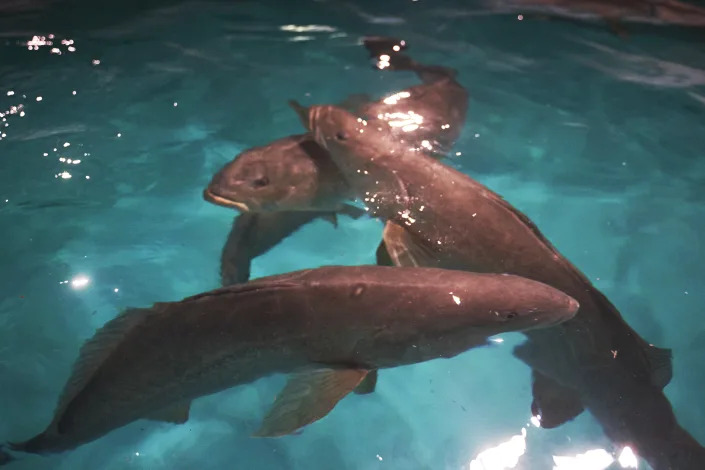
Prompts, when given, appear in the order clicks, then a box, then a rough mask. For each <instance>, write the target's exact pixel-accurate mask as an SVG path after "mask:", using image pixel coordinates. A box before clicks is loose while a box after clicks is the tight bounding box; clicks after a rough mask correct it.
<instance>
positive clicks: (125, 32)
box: [0, 0, 705, 470]
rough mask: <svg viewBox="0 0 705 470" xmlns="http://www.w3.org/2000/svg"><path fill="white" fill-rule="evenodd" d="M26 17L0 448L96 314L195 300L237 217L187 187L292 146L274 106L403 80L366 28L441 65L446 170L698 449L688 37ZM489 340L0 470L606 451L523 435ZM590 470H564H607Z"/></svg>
mask: <svg viewBox="0 0 705 470" xmlns="http://www.w3.org/2000/svg"><path fill="white" fill-rule="evenodd" d="M46 3H47V5H48V6H47V7H46V9H45V10H39V11H32V10H30V11H28V12H26V13H22V14H20V13H17V12H14V13H9V12H5V13H3V15H2V17H1V18H0V25H1V26H0V32H1V35H0V46H1V47H0V110H2V112H3V113H4V117H3V118H2V119H3V120H2V125H3V126H5V127H3V128H2V130H1V132H2V134H1V135H2V140H1V141H0V165H1V168H2V170H1V171H0V183H1V184H0V188H1V189H0V227H1V229H0V233H2V234H3V235H2V242H3V250H2V251H0V260H1V263H0V266H2V268H1V269H0V286H1V287H0V289H1V290H0V394H1V396H2V403H3V406H2V407H1V408H0V410H1V411H0V441H6V440H14V441H20V440H23V439H26V438H28V437H31V436H33V435H34V434H36V433H37V432H39V431H40V430H42V429H43V428H44V427H45V425H46V424H47V422H48V420H49V419H50V417H51V414H52V412H53V409H54V406H55V403H56V399H57V397H58V394H59V392H60V390H61V388H62V387H63V385H64V383H65V380H66V378H67V375H68V373H69V371H70V367H71V365H72V363H73V361H74V360H75V358H76V355H77V352H78V348H79V347H80V345H81V344H82V342H83V341H84V340H85V339H86V338H88V337H90V336H91V335H92V334H93V332H94V331H95V329H96V328H97V327H99V326H100V325H102V324H103V323H104V322H105V321H107V320H109V319H110V318H112V317H114V316H115V315H116V314H117V313H118V312H119V311H121V310H123V309H124V308H126V307H130V306H147V305H150V304H152V303H153V302H155V301H165V300H176V299H180V298H183V297H185V296H188V295H191V294H195V293H198V292H201V291H205V290H209V289H212V288H214V287H216V286H217V285H218V282H219V278H218V263H219V254H220V250H221V247H222V244H223V242H224V241H225V237H226V235H227V233H228V230H229V227H230V224H231V222H232V219H233V216H234V215H235V213H234V212H231V211H229V210H227V209H225V208H222V207H216V206H214V205H211V204H208V203H206V202H204V201H203V200H202V198H201V191H202V189H203V187H204V186H205V184H207V182H208V180H209V179H210V177H211V175H212V174H213V173H214V172H215V171H217V170H218V169H219V168H220V166H222V165H223V164H224V163H225V162H227V161H228V160H229V159H231V158H232V157H233V156H234V155H235V154H237V153H238V152H240V151H242V150H244V149H245V148H248V147H251V146H254V145H261V144H265V143H267V142H269V141H271V140H273V139H275V138H278V137H282V136H285V135H289V134H294V133H300V132H302V130H303V129H302V128H301V127H300V124H299V122H298V120H297V117H296V115H295V114H294V113H293V112H292V111H291V110H290V109H289V108H288V107H287V106H286V100H287V99H291V98H294V99H297V100H299V101H301V102H302V103H304V104H313V103H327V102H337V101H340V100H342V99H343V98H344V97H345V96H347V95H348V94H350V93H362V92H368V93H372V94H374V95H375V96H382V95H384V94H386V93H390V92H394V91H397V90H399V89H401V88H403V87H406V86H410V85H413V84H415V83H416V79H415V77H414V76H413V75H412V74H407V73H380V72H376V71H374V70H372V69H371V68H370V67H369V64H368V62H367V61H366V56H365V54H364V51H363V50H362V49H361V48H360V46H358V45H357V44H356V42H357V38H358V37H359V36H361V35H367V34H386V35H394V36H398V37H402V38H404V39H405V40H406V41H407V42H408V43H409V45H410V49H409V52H410V53H411V54H412V55H413V57H414V58H416V59H418V60H423V61H424V62H427V63H440V64H443V65H446V66H450V67H454V68H456V69H457V70H458V71H459V81H460V82H461V83H462V84H463V85H464V86H466V87H467V88H468V90H469V91H470V95H471V98H470V110H469V114H468V122H467V124H466V126H465V129H464V131H463V135H462V137H461V138H460V140H459V141H458V143H457V145H456V147H455V149H454V152H459V154H458V155H457V156H455V157H453V159H452V160H451V161H450V164H452V165H454V166H456V167H457V168H460V169H462V170H463V171H465V172H467V173H468V174H470V175H472V176H473V177H474V178H476V179H477V180H479V181H480V182H482V183H484V184H486V185H487V186H489V187H490V188H491V189H493V190H495V191H497V192H499V193H500V194H502V195H503V196H504V197H505V198H506V199H507V200H508V201H510V202H511V203H512V204H513V205H515V206H516V207H517V208H519V209H520V210H522V211H524V212H525V213H526V214H527V215H529V216H530V217H531V218H532V219H533V220H534V222H536V224H537V225H538V226H539V227H540V228H541V230H542V231H543V233H544V234H545V235H546V236H547V237H548V238H549V239H550V240H551V241H552V242H553V243H554V244H555V245H556V246H557V248H558V249H559V250H560V251H561V252H562V253H563V254H564V255H566V256H567V257H568V258H569V259H570V260H571V261H572V262H573V263H574V264H575V265H577V266H578V267H579V268H580V269H581V270H582V271H583V272H584V273H585V274H586V275H587V276H588V277H589V278H590V279H591V280H592V281H593V282H594V283H595V285H596V286H597V287H598V288H599V289H601V290H602V292H604V293H605V294H606V295H607V296H608V297H609V298H610V300H611V301H612V302H613V303H614V304H615V305H616V306H617V307H618V308H619V309H620V311H621V313H622V315H623V316H624V317H625V319H626V320H627V321H628V322H629V323H630V325H631V326H632V327H633V328H634V329H635V330H636V331H637V332H639V334H640V335H642V336H643V337H644V338H646V339H647V340H648V341H649V342H651V343H653V344H656V345H658V346H663V347H670V348H672V349H673V351H674V359H673V365H674V377H673V380H672V381H671V383H670V384H669V385H668V387H667V388H666V389H665V393H666V395H667V396H668V398H669V399H670V401H671V403H672V404H673V406H674V409H675V412H676V415H677V417H678V419H679V421H680V423H681V425H682V426H683V427H684V428H686V429H687V430H688V431H689V432H691V433H692V434H693V436H694V437H695V438H696V439H698V440H699V441H700V442H705V431H704V430H703V429H704V428H703V426H702V423H703V422H705V404H704V403H703V400H702V393H701V390H702V387H703V385H705V373H704V371H705V369H704V368H703V367H702V364H701V360H700V359H701V357H702V353H703V349H705V329H704V325H703V324H702V321H701V318H702V308H703V307H702V306H703V304H704V303H705V302H704V301H705V285H704V284H705V281H704V279H705V263H703V261H704V260H705V252H704V251H705V247H704V246H703V245H702V242H701V234H702V233H704V231H705V222H704V220H705V217H704V216H705V209H704V207H705V206H703V204H702V203H703V201H704V200H705V192H704V191H703V189H702V188H703V187H705V186H704V185H703V184H704V183H705V158H703V156H704V155H703V151H704V150H703V149H705V49H702V48H699V47H696V44H697V42H696V41H698V40H699V41H702V39H703V36H702V33H697V32H684V31H677V30H673V29H669V28H666V29H658V28H633V29H632V30H631V36H630V37H629V38H628V39H626V40H625V39H621V38H618V37H616V36H613V35H611V34H610V33H609V32H608V31H607V30H605V29H604V28H601V27H591V26H585V25H582V26H581V25H578V24H573V23H567V22H560V21H551V22H545V21H540V20H530V19H528V18H526V19H524V20H523V21H519V20H518V19H517V18H516V17H513V16H504V17H489V16H487V17H478V18H456V19H453V18H448V17H447V16H442V15H436V14H435V13H437V12H438V11H440V9H441V7H445V8H449V7H454V8H457V6H453V5H452V4H451V3H452V2H430V1H423V0H422V1H419V2H406V1H404V2H402V1H395V2H389V3H388V4H385V5H384V6H382V5H379V4H376V3H374V2H368V3H364V2H358V3H357V6H354V5H352V4H348V3H339V2H332V1H330V2H323V1H309V2H305V3H304V2H301V3H300V4H299V3H298V2H297V4H296V5H294V2H291V3H284V2H281V4H280V3H275V2H261V3H256V2H212V3H208V2H199V3H198V4H196V3H195V2H194V3H187V2H184V3H179V2H151V3H149V4H142V5H141V6H136V5H137V4H135V5H132V4H130V3H127V4H121V5H116V6H98V5H88V4H85V5H84V4H82V3H79V2H70V4H71V5H72V8H68V7H62V5H61V4H55V2H54V3H51V2H46ZM441 3H442V4H441ZM28 5H29V6H32V5H38V4H28ZM285 25H298V26H305V25H318V26H319V27H318V28H292V27H284V26H285ZM320 26H325V27H320ZM35 35H36V36H44V37H45V38H46V40H50V41H52V43H53V44H52V45H43V44H42V41H41V40H33V36H35ZM50 35H53V37H52V36H50ZM28 41H29V45H30V46H32V48H31V50H30V49H29V47H28V45H27V43H28ZM72 41H73V42H72ZM34 45H36V48H35V47H33V46H34ZM54 48H55V49H56V50H54ZM70 48H74V49H75V50H73V51H71V50H70ZM57 50H58V51H59V52H60V54H59V53H58V52H57ZM40 97H41V98H40ZM20 105H21V107H20ZM13 106H14V107H15V108H14V109H15V112H13V111H12V109H13V108H12V107H13ZM380 234H381V223H379V222H376V221H372V220H369V219H367V220H365V219H359V220H351V219H348V218H341V220H340V226H339V227H338V228H337V229H336V228H334V227H333V226H332V225H330V224H327V223H325V222H323V221H316V222H314V223H312V224H310V225H308V226H306V227H304V228H303V229H302V230H300V231H299V232H297V233H296V234H294V235H293V236H292V237H290V238H289V239H287V240H286V242H285V243H282V244H281V245H279V246H277V247H276V248H275V249H273V250H272V251H271V252H269V253H267V254H266V255H264V256H262V257H260V258H258V259H256V260H255V261H254V264H253V269H252V277H258V276H263V275H268V274H274V273H280V272H286V271H290V270H294V269H300V268H305V267H314V266H320V265H324V264H350V265H353V264H365V263H374V251H375V249H376V247H377V243H378V242H379V238H380ZM503 339H504V342H503V343H497V344H494V345H493V346H492V347H490V348H485V349H479V350H473V351H470V352H468V353H466V354H464V355H461V356H459V357H456V358H454V359H451V360H442V359H441V360H437V361H432V362H427V363H423V364H418V365H414V366H408V367H403V368H397V369H392V370H386V371H384V373H383V374H381V375H380V382H379V384H378V386H377V391H376V393H374V394H372V395H367V396H350V397H348V398H346V399H345V400H343V401H342V402H341V403H340V404H339V405H338V406H337V407H336V408H335V410H334V411H333V412H332V413H331V414H330V415H329V416H328V417H326V418H325V419H324V420H322V421H320V422H318V423H315V424H314V425H312V426H309V427H307V428H305V430H304V431H303V433H302V434H300V435H295V436H289V437H284V438H281V439H276V440H262V439H259V440H258V439H250V438H249V437H248V435H249V434H250V433H251V432H253V431H254V430H255V429H256V427H257V426H258V424H259V420H260V419H261V417H262V416H263V415H264V413H265V412H266V410H267V408H268V406H269V405H270V404H271V402H272V400H273V399H274V396H275V395H276V394H277V393H278V391H279V390H280V389H281V387H282V386H283V384H284V380H285V378H284V377H282V376H275V377H270V378H266V379H262V380H260V381H258V382H256V383H254V384H251V385H246V386H242V387H238V388H235V389H232V390H228V391H225V392H222V393H218V394H216V395H213V396H209V397H204V398H201V399H199V400H197V401H196V402H195V403H194V404H193V407H192V409H191V417H190V419H189V421H188V423H186V424H184V425H180V426H177V425H170V424H162V423H155V422H151V421H140V422H137V423H134V424H132V425H129V426H127V427H125V428H122V429H119V430H116V431H114V432H112V433H110V434H109V435H108V436H106V437H104V438H102V439H99V440H97V441H95V442H93V443H90V444H87V445H84V446H82V447H80V448H79V449H77V450H75V451H71V452H67V453H64V454H60V455H58V456H51V457H36V456H22V459H21V460H18V461H17V462H16V463H15V464H14V467H11V468H17V469H18V470H19V469H44V468H52V469H69V468H70V469H93V468H103V469H147V468H149V469H162V468H163V469H189V468H204V469H205V468H208V469H211V468H212V469H216V468H218V469H219V468H248V469H304V468H305V469H310V468H336V469H338V468H339V469H377V468H380V469H381V468H387V469H410V468H414V469H416V468H419V469H468V468H470V469H472V470H479V469H488V470H489V469H492V470H496V469H503V468H519V469H551V468H554V466H556V468H575V467H560V465H561V463H560V462H561V461H560V460H555V459H554V458H553V456H575V455H577V454H582V453H585V452H586V451H589V450H595V449H604V451H603V452H606V453H608V454H610V455H614V456H618V455H619V452H620V449H618V448H614V447H613V446H612V445H611V443H610V442H609V441H608V440H607V439H606V438H605V437H604V435H603V434H602V431H601V430H600V427H599V425H598V424H597V423H596V422H595V420H594V419H593V418H592V417H591V416H590V415H589V414H587V413H584V414H582V415H581V416H580V417H579V418H578V419H576V420H575V421H573V422H571V423H568V424H566V425H564V426H562V427H560V428H558V429H554V430H542V429H538V428H536V427H535V426H533V425H532V424H530V423H529V419H530V417H531V414H530V403H531V388H530V371H529V369H528V368H527V367H526V366H525V365H524V364H523V363H521V362H519V361H517V360H516V359H514V358H513V357H512V356H511V348H512V346H513V345H515V344H518V343H519V342H521V341H522V337H521V336H520V335H518V334H516V335H504V336H503ZM522 429H524V431H522ZM524 435H525V438H524V437H523V436H524ZM512 436H515V437H514V438H513V439H512ZM503 442H505V443H506V442H508V443H509V444H506V446H507V447H504V448H502V449H504V450H505V451H507V449H510V450H509V451H507V452H510V453H511V452H515V453H521V452H522V451H523V452H524V455H523V456H522V457H521V459H520V461H519V462H518V463H515V462H512V461H511V459H510V461H509V462H508V463H506V465H505V466H500V464H499V463H497V459H495V461H494V462H495V463H494V464H491V463H490V460H492V458H491V455H490V454H482V455H483V456H484V457H478V456H479V455H480V454H481V452H483V451H485V450H486V449H488V448H492V447H495V446H498V445H499V444H501V443H503ZM524 446H525V449H524ZM517 449H518V450H517ZM488 455H489V457H488ZM603 458H605V456H604V455H603ZM483 459H484V460H483ZM597 460H599V458H593V464H592V466H590V467H585V468H590V469H592V468H595V469H597V468H605V467H604V466H600V465H599V464H598V463H595V462H596V461H597ZM609 460H610V458H608V459H607V462H609ZM481 461H482V462H485V463H484V464H482V463H481ZM556 462H558V463H556ZM482 465H485V467H483V466H482ZM492 465H494V466H492ZM573 465H576V464H573ZM613 465H614V467H613V468H621V467H620V466H619V464H618V463H614V464H613ZM640 468H646V467H645V464H643V463H642V464H641V467H640Z"/></svg>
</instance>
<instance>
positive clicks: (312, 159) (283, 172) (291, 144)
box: [204, 37, 468, 285]
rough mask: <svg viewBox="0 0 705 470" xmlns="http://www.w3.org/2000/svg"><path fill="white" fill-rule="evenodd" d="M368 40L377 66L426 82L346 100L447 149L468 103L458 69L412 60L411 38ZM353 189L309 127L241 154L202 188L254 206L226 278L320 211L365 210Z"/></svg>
mask: <svg viewBox="0 0 705 470" xmlns="http://www.w3.org/2000/svg"><path fill="white" fill-rule="evenodd" d="M363 44H364V46H365V48H366V49H367V51H368V53H369V55H370V57H371V58H372V59H374V63H375V67H376V68H381V69H385V70H408V71H413V72H415V73H416V74H417V76H418V77H419V78H420V79H421V81H422V84H420V85H417V86H413V87H410V88H408V89H405V90H402V91H400V92H398V93H395V94H392V95H390V96H387V97H385V98H383V99H380V100H377V101H374V100H372V98H370V97H369V96H367V95H351V96H350V97H348V99H346V100H345V102H344V104H343V106H344V107H346V108H348V109H351V110H354V111H355V112H357V113H360V114H361V115H365V116H370V117H371V118H372V119H375V120H380V121H383V122H386V123H387V124H388V125H389V127H390V129H391V130H392V132H394V133H395V135H398V136H400V137H403V138H405V139H407V140H409V139H412V140H413V142H414V143H415V145H416V146H417V147H418V148H419V149H420V151H423V152H425V153H428V154H430V155H434V156H436V157H438V158H440V157H442V156H443V155H445V154H446V152H447V151H448V150H450V148H451V147H452V146H453V144H454V143H455V141H456V140H457V138H458V136H459V135H460V131H461V129H462V127H463V125H464V123H465V116H466V114H467V108H468V93H467V90H466V89H465V88H464V87H463V86H462V85H460V84H459V83H458V82H457V81H456V80H455V75H456V72H455V70H453V69H450V68H446V67H441V66H436V65H425V64H419V63H417V62H415V61H414V60H412V59H411V58H409V57H407V56H406V55H405V54H403V52H402V51H404V50H405V49H406V48H407V44H406V43H405V42H404V41H401V40H397V39H394V38H388V37H368V38H365V39H364V40H363ZM350 196H351V193H350V188H349V187H348V186H347V184H346V182H345V179H344V178H343V176H342V175H341V174H340V172H339V171H338V169H337V167H336V166H335V165H334V164H332V162H331V160H330V157H329V155H328V153H327V152H326V150H325V149H323V148H321V147H320V146H319V145H318V144H317V143H316V141H315V140H314V139H313V136H311V135H310V134H302V135H293V136H288V137H284V138H281V139H277V140H275V141H273V142H271V143H269V144H267V145H264V146H259V147H255V148H251V149H248V150H246V151H244V152H242V153H241V154H239V155H237V156H236V157H235V159H233V160H232V161H231V162H229V163H228V164H226V165H225V166H224V167H223V168H222V169H221V170H220V171H218V172H217V173H216V174H215V175H214V176H213V178H212V179H211V181H210V183H209V184H208V186H207V187H206V189H205V190H204V198H205V199H206V200H207V201H209V202H212V203H214V204H219V205H222V206H225V207H230V208H234V209H237V210H239V211H244V212H250V213H251V214H249V215H247V217H243V216H236V220H235V221H234V223H233V229H232V231H231V232H230V235H229V236H228V239H227V241H226V243H225V246H224V248H223V252H222V253H223V256H222V257H221V280H222V282H223V283H224V284H223V285H227V284H226V283H230V282H234V281H238V282H243V281H246V280H247V279H249V270H250V264H251V260H252V259H254V258H255V257H257V256H260V255H262V254H264V253H265V252H266V251H267V250H269V249H271V248H272V247H273V246H275V245H277V244H278V243H279V242H280V241H281V240H283V239H284V238H286V237H288V236H289V235H291V234H292V233H293V232H295V231H296V230H297V229H299V228H300V227H301V226H303V225H305V224H307V223H309V222H311V221H313V220H315V219H317V218H321V219H324V220H327V221H330V222H331V223H333V224H334V225H335V224H337V215H346V216H349V217H352V218H359V217H361V216H362V215H364V214H365V211H364V210H361V209H359V208H356V207H354V206H351V205H349V204H346V202H347V201H348V200H349V199H350ZM237 217H240V220H238V219H237ZM260 240H266V243H260V242H259V241H260ZM248 243H252V244H253V245H252V246H248V245H247V244H248ZM380 251H384V250H383V247H382V246H381V248H380Z"/></svg>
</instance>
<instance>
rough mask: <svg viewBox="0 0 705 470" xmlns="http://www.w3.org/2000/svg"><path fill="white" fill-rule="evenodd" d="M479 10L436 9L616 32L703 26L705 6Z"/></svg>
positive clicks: (541, 4) (555, 0)
mask: <svg viewBox="0 0 705 470" xmlns="http://www.w3.org/2000/svg"><path fill="white" fill-rule="evenodd" d="M480 6H481V8H483V9H482V10H479V11H468V12H459V11H437V12H436V14H438V15H443V16H450V15H452V17H454V18H458V17H459V16H463V14H465V15H475V14H488V13H491V14H492V13H493V14H498V13H499V14H518V15H520V16H521V17H522V19H523V17H525V16H527V17H528V16H542V17H548V18H556V19H566V20H572V21H585V22H591V23H598V22H604V23H605V24H606V25H607V26H608V27H609V28H610V30H611V31H612V32H613V33H615V34H619V35H624V34H625V33H626V28H625V26H624V24H625V23H631V24H643V25H652V26H679V27H691V28H702V27H705V8H702V7H700V6H697V5H695V4H692V3H688V2H681V1H678V0H619V1H615V0H482V1H481V4H480Z"/></svg>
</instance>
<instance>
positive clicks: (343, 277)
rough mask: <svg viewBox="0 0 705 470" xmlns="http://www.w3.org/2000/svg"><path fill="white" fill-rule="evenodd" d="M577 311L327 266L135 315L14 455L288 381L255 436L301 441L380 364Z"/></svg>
mask: <svg viewBox="0 0 705 470" xmlns="http://www.w3.org/2000/svg"><path fill="white" fill-rule="evenodd" d="M577 308H578V304H577V302H576V301H575V300H574V299H573V298H571V297H569V296H567V295H565V294H564V293H562V292H560V291H559V290H557V289H554V288H552V287H549V286H547V285H545V284H542V283H539V282H536V281H531V280H528V279H524V278H521V277H518V276H512V275H498V274H477V273H468V272H461V271H451V270H442V269H431V268H428V269H427V268H396V267H381V266H327V267H321V268H318V269H308V270H303V271H296V272H291V273H287V274H281V275H276V276H270V277H265V278H260V279H257V280H254V281H251V282H249V283H245V284H238V285H234V286H230V287H226V288H221V289H218V290H214V291H210V292H206V293H203V294H199V295H196V296H193V297H188V298H186V299H183V300H181V301H179V302H166V303H157V304H154V306H153V307H151V308H142V309H131V310H128V311H126V312H124V313H123V314H121V315H120V316H118V317H116V318H115V319H113V320H111V321H109V322H108V323H107V324H106V325H105V326H103V327H102V328H101V329H100V330H98V332H97V333H96V334H95V335H94V337H93V338H92V339H90V340H88V341H87V342H86V343H85V344H84V346H83V347H82V348H81V352H80V356H79V358H78V360H77V362H76V364H75V366H74V370H73V374H72V376H71V377H70V378H69V380H68V382H67V384H66V386H65V388H64V391H63V393H62V396H61V398H60V400H59V403H58V406H57V409H56V412H55V415H54V418H53V419H52V421H51V423H50V424H49V425H48V427H47V428H46V430H44V431H43V432H42V433H40V434H39V435H37V436H35V437H33V438H32V439H30V440H28V441H26V442H22V443H15V444H10V448H11V449H12V450H14V451H22V452H31V453H39V454H43V453H52V452H61V451H65V450H69V449H73V448H75V447H77V446H79V445H81V444H83V443H87V442H90V441H92V440H95V439H97V438H99V437H101V436H103V435H105V434H107V433H109V432H110V431H112V430H114V429H117V428H119V427H121V426H125V425H127V424H129V423H131V422H133V421H135V420H138V419H141V418H147V419H156V420H163V421H170V422H175V423H183V422H185V421H186V420H187V419H188V413H189V407H190V403H191V401H192V400H194V399H196V398H198V397H201V396H204V395H208V394H212V393H215V392H218V391H221V390H224V389H227V388H230V387H233V386H236V385H241V384H247V383H250V382H252V381H254V380H256V379H258V378H260V377H264V376H267V375H270V374H274V373H289V374H292V375H291V377H290V379H289V382H288V384H287V385H286V386H285V387H284V389H283V391H282V392H281V393H280V394H279V395H278V396H277V399H276V401H275V403H274V404H273V406H272V408H271V409H270V411H269V412H268V413H267V415H266V416H265V418H264V420H263V423H262V426H261V428H260V429H259V430H258V431H257V432H256V433H255V435H256V436H261V437H267V436H269V437H274V436H280V435H285V434H290V433H292V432H294V431H296V430H297V429H299V428H301V427H302V426H305V425H307V424H310V423H312V422H314V421H316V420H318V419H321V418H322V417H324V416H325V415H326V414H328V412H330V410H332V408H333V407H334V406H335V404H336V403H337V402H338V401H340V400H341V399H342V398H343V397H345V395H347V394H348V393H349V392H351V391H353V389H355V388H356V387H357V386H358V385H359V384H360V383H361V382H362V380H363V379H364V378H365V376H366V375H367V371H368V370H370V369H371V368H387V367H398V366H402V365H408V364H414V363H418V362H422V361H428V360H432V359H436V358H441V357H446V358H447V357H453V356H456V355H458V354H460V353H462V352H464V351H467V350H468V349H471V348H474V347H479V346H483V345H485V344H487V339H488V337H489V336H492V335H495V334H497V333H502V332H507V331H520V330H526V329H533V328H542V327H548V326H551V325H555V324H557V323H560V322H562V321H565V320H567V319H569V318H571V317H572V316H573V315H574V314H575V312H576V310H577Z"/></svg>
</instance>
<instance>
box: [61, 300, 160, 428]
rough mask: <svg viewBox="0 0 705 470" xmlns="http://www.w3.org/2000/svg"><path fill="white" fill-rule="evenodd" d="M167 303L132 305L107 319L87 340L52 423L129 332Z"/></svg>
mask: <svg viewBox="0 0 705 470" xmlns="http://www.w3.org/2000/svg"><path fill="white" fill-rule="evenodd" d="M165 305H167V304H164V303H157V304H155V305H154V307H152V308H128V309H127V310H125V311H124V312H122V313H120V314H119V315H118V316H117V317H115V318H113V319H112V320H110V321H108V322H107V323H105V324H104V325H103V326H102V327H101V328H100V329H99V330H98V331H96V333H95V334H94V335H93V337H92V338H90V339H88V340H86V342H85V343H83V346H81V350H80V352H79V354H78V359H77V360H76V362H75V363H74V366H73V370H72V371H71V376H70V377H69V379H68V381H67V382H66V385H65V386H64V390H63V391H62V393H61V396H60V398H59V401H58V404H57V406H56V411H55V412H54V422H52V425H54V424H56V421H57V420H58V419H61V414H62V413H63V412H64V410H65V409H66V407H67V406H68V404H69V403H70V402H71V400H73V399H74V397H75V396H76V395H77V394H78V393H79V392H80V391H81V390H83V388H84V387H85V386H86V384H87V383H88V382H89V381H90V380H91V378H92V377H93V375H94V374H95V372H96V371H97V370H98V368H100V366H101V365H102V364H103V362H104V361H105V360H106V359H107V358H108V356H109V355H110V354H111V353H112V352H113V351H114V350H115V348H116V346H117V345H118V343H119V342H120V341H121V340H122V339H123V338H124V337H125V335H126V334H127V333H128V332H129V331H130V330H132V329H133V328H134V327H135V326H137V325H139V324H141V323H142V322H144V320H145V319H146V318H147V317H149V316H151V315H153V314H157V313H160V312H162V311H163V310H164V308H165Z"/></svg>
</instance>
